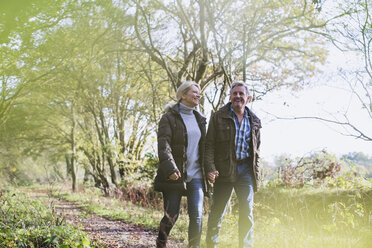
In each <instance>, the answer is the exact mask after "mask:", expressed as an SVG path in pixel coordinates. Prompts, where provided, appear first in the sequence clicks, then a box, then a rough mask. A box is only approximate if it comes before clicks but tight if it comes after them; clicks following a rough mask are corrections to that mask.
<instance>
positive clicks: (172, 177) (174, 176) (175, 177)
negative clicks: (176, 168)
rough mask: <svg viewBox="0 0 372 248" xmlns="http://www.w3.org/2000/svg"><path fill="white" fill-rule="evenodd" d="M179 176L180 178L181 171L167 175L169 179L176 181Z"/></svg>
mask: <svg viewBox="0 0 372 248" xmlns="http://www.w3.org/2000/svg"><path fill="white" fill-rule="evenodd" d="M179 178H181V172H175V173H173V174H172V175H170V176H169V179H170V180H173V181H176V180H178V179H179Z"/></svg>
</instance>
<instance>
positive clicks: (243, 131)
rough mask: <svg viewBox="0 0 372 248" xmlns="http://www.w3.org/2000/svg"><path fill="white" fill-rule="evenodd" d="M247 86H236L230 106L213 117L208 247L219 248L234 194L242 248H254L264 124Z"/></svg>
mask: <svg viewBox="0 0 372 248" xmlns="http://www.w3.org/2000/svg"><path fill="white" fill-rule="evenodd" d="M250 101H251V96H250V95H249V90H248V86H247V85H246V84H245V83H244V82H235V83H233V84H232V86H231V90H230V102H229V103H228V104H226V105H225V106H223V107H222V108H220V109H219V110H218V111H216V112H215V113H213V114H212V116H211V119H210V122H209V127H208V132H207V138H206V147H205V171H206V173H207V176H208V180H209V181H210V182H211V183H214V193H213V203H212V206H211V211H210V214H209V219H208V231H207V247H216V245H217V243H218V235H219V230H220V227H221V221H222V218H223V215H224V214H225V211H226V205H227V203H228V201H229V199H230V197H231V193H232V190H233V189H234V190H235V193H236V195H237V198H238V201H239V208H240V209H239V247H242V248H243V247H244V248H246V247H253V223H254V222H253V194H254V192H255V191H257V182H258V163H257V159H258V151H259V147H260V128H261V121H260V119H258V118H257V116H256V115H255V114H254V113H253V112H252V111H251V110H250V109H249V108H248V107H246V104H247V103H248V102H250Z"/></svg>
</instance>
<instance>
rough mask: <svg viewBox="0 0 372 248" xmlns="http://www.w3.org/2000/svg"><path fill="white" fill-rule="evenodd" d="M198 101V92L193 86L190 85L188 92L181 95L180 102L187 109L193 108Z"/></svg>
mask: <svg viewBox="0 0 372 248" xmlns="http://www.w3.org/2000/svg"><path fill="white" fill-rule="evenodd" d="M199 101H200V90H199V88H198V87H196V86H195V85H191V86H190V88H189V91H187V93H186V94H183V96H182V99H181V102H182V103H183V104H185V105H186V106H187V107H190V108H194V107H196V106H197V105H198V104H199Z"/></svg>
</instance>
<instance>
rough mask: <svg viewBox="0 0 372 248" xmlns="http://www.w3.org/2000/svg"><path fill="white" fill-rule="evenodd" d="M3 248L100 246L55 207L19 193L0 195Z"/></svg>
mask: <svg viewBox="0 0 372 248" xmlns="http://www.w3.org/2000/svg"><path fill="white" fill-rule="evenodd" d="M0 247H34V248H44V247H60V248H65V247H71V248H74V247H76V248H85V247H86V248H88V247H98V246H96V245H95V244H93V243H91V241H90V240H89V238H88V236H87V235H86V234H85V233H83V232H82V231H81V230H80V229H77V228H75V227H73V226H71V225H68V224H66V223H65V222H64V220H63V218H62V217H61V216H58V215H56V213H55V212H54V210H53V208H51V207H48V206H47V205H46V204H45V203H43V202H40V201H36V200H33V199H31V198H29V197H27V196H26V195H25V194H22V193H19V192H8V193H4V194H1V196H0Z"/></svg>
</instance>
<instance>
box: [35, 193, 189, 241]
mask: <svg viewBox="0 0 372 248" xmlns="http://www.w3.org/2000/svg"><path fill="white" fill-rule="evenodd" d="M28 193H29V195H30V196H33V197H35V198H38V199H39V200H45V201H47V202H49V203H52V206H54V208H55V211H56V212H57V213H58V214H61V215H62V216H63V217H64V219H65V220H66V222H67V223H70V224H73V225H75V226H80V227H82V229H83V230H84V231H85V232H86V233H88V234H89V236H90V238H91V239H92V240H94V241H99V242H100V243H103V244H105V245H106V246H107V247H108V248H147V247H155V239H156V234H157V233H156V231H154V230H147V229H145V228H143V227H141V226H138V225H134V224H128V223H125V222H123V221H113V220H108V219H106V218H104V217H100V216H97V215H95V214H90V213H87V212H86V211H84V210H82V209H81V208H79V206H78V205H77V204H76V203H74V202H68V201H65V200H61V199H57V198H51V197H49V196H48V195H47V193H46V192H28ZM168 247H172V248H173V247H175V248H184V247H186V245H185V244H182V243H180V242H177V241H175V240H170V241H169V245H168Z"/></svg>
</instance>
